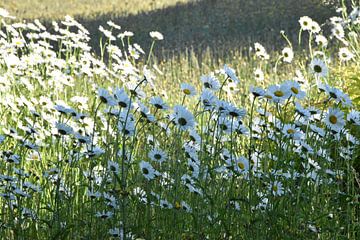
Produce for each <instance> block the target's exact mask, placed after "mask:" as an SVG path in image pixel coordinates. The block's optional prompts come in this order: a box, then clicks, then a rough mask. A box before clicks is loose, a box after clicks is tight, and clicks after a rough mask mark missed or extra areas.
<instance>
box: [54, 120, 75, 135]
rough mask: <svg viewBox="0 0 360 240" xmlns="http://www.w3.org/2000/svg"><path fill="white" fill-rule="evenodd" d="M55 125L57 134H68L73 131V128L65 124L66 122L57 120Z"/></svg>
mask: <svg viewBox="0 0 360 240" xmlns="http://www.w3.org/2000/svg"><path fill="white" fill-rule="evenodd" d="M55 127H56V129H57V131H58V133H59V134H61V135H69V134H72V133H73V128H72V127H70V126H69V125H67V124H66V123H61V122H57V123H56V124H55Z"/></svg>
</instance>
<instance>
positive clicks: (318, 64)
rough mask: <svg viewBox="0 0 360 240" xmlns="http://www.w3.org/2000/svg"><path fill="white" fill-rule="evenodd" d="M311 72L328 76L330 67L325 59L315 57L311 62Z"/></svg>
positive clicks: (319, 75) (318, 75) (320, 75)
mask: <svg viewBox="0 0 360 240" xmlns="http://www.w3.org/2000/svg"><path fill="white" fill-rule="evenodd" d="M310 70H311V72H312V73H313V74H314V75H315V76H317V77H326V76H327V74H328V68H327V66H326V64H325V62H324V61H322V60H320V59H318V58H314V59H313V60H312V61H311V63H310Z"/></svg>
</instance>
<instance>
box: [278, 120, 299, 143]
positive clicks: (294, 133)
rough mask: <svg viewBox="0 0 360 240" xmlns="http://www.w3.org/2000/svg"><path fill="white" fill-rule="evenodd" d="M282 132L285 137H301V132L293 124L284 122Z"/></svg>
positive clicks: (296, 138)
mask: <svg viewBox="0 0 360 240" xmlns="http://www.w3.org/2000/svg"><path fill="white" fill-rule="evenodd" d="M282 133H283V134H284V135H285V137H288V138H292V139H294V140H299V139H301V136H302V134H301V132H300V131H299V129H298V128H297V127H296V126H295V125H294V124H285V125H284V127H283V129H282Z"/></svg>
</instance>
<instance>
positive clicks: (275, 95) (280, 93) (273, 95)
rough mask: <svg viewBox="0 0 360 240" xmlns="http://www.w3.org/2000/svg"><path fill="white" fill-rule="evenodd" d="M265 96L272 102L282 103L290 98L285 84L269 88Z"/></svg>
mask: <svg viewBox="0 0 360 240" xmlns="http://www.w3.org/2000/svg"><path fill="white" fill-rule="evenodd" d="M266 94H267V95H269V97H268V98H269V99H272V100H273V101H274V102H283V101H284V100H286V99H288V98H289V97H290V96H291V92H290V89H289V88H288V87H287V86H286V85H285V84H282V85H271V86H269V88H268V90H267V93H266Z"/></svg>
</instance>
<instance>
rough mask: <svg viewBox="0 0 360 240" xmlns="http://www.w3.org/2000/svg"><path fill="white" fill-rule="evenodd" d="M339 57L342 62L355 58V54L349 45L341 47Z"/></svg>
mask: <svg viewBox="0 0 360 240" xmlns="http://www.w3.org/2000/svg"><path fill="white" fill-rule="evenodd" d="M339 58H340V60H341V61H342V62H347V61H349V60H351V59H353V58H354V54H353V53H352V52H351V51H350V50H349V49H348V48H347V47H342V48H340V49H339Z"/></svg>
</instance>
